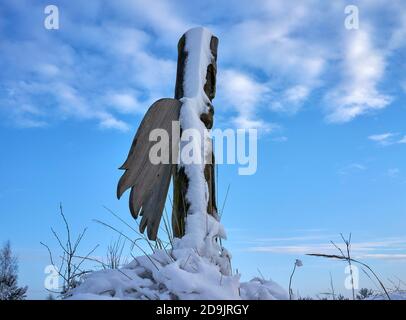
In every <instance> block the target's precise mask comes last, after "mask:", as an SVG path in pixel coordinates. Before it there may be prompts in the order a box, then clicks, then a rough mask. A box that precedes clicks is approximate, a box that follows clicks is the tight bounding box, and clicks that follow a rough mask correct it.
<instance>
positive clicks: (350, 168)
mask: <svg viewBox="0 0 406 320" xmlns="http://www.w3.org/2000/svg"><path fill="white" fill-rule="evenodd" d="M365 170H367V167H366V166H365V165H363V164H360V163H351V164H349V165H347V166H345V167H343V168H341V169H340V170H339V174H341V175H348V174H352V173H355V172H360V171H365Z"/></svg>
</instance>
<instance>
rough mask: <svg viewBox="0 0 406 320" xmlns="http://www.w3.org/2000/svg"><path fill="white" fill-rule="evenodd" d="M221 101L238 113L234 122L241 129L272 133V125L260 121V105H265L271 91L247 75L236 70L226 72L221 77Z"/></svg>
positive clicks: (233, 119)
mask: <svg viewBox="0 0 406 320" xmlns="http://www.w3.org/2000/svg"><path fill="white" fill-rule="evenodd" d="M219 91H220V92H221V93H220V95H221V96H220V99H222V101H224V102H226V101H227V103H228V104H229V105H230V106H232V108H233V109H234V111H235V112H236V113H237V115H236V116H235V117H233V118H232V120H231V121H232V122H233V124H234V125H235V126H237V127H239V128H247V129H249V128H256V129H260V130H262V131H270V130H271V129H272V124H269V123H267V122H265V121H264V120H262V119H260V118H259V116H258V112H259V109H260V104H263V103H264V100H265V99H266V96H267V95H269V89H268V88H267V86H266V85H265V84H262V83H260V82H258V81H256V80H255V79H253V78H252V77H250V76H249V75H247V74H244V73H242V72H239V71H236V70H232V69H229V70H225V71H223V72H222V74H221V75H220V76H219Z"/></svg>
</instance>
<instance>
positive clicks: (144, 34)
mask: <svg viewBox="0 0 406 320" xmlns="http://www.w3.org/2000/svg"><path fill="white" fill-rule="evenodd" d="M48 4H49V2H47V1H28V0H12V1H11V0H6V1H2V3H1V5H0V57H1V59H0V70H1V72H0V79H1V81H0V136H1V140H0V147H1V150H2V153H1V157H0V164H1V165H0V176H1V179H0V215H1V220H0V221H1V223H0V241H5V240H7V239H10V240H11V241H12V244H13V246H14V248H15V250H16V252H17V253H18V255H19V258H20V269H21V272H20V280H21V283H27V284H28V285H29V286H30V290H29V296H30V297H32V298H42V297H44V296H45V295H46V292H45V290H44V289H43V280H44V276H45V275H44V272H43V270H44V267H45V266H46V265H47V264H48V263H49V262H48V257H47V253H46V251H45V250H44V248H43V247H41V246H40V244H39V242H40V241H44V242H47V243H49V244H50V245H51V247H52V248H54V249H56V245H54V241H53V239H52V236H51V232H50V227H51V226H55V227H56V229H58V230H62V226H61V223H60V219H59V217H58V204H59V202H63V204H64V207H65V213H66V215H67V217H68V219H69V220H70V222H71V224H72V227H73V229H74V230H75V231H77V232H78V231H80V230H81V229H82V228H83V227H86V226H87V227H89V231H88V234H87V237H86V243H84V245H83V252H85V251H86V250H89V249H90V248H91V247H93V246H94V245H95V244H100V246H101V249H100V250H99V251H98V252H97V254H98V255H103V254H104V250H105V247H106V245H107V244H108V243H109V242H110V241H111V240H114V239H115V238H116V235H115V234H114V233H113V232H111V231H109V230H106V229H104V228H103V227H102V226H100V225H98V224H96V223H94V222H92V220H93V219H103V220H105V221H109V222H112V223H116V222H114V220H112V218H111V217H110V216H109V215H108V213H107V212H106V211H105V210H104V209H103V208H102V206H103V205H105V206H107V207H109V208H111V209H113V210H114V211H116V212H117V213H119V214H120V216H122V217H123V218H126V219H127V220H128V221H129V222H130V223H134V222H133V221H132V220H131V218H130V214H129V212H128V209H127V201H126V199H123V200H121V201H118V200H116V198H115V188H116V183H117V181H118V179H119V177H120V175H121V172H120V171H119V170H117V168H118V167H119V166H120V165H121V164H122V162H123V160H124V159H125V157H126V155H127V152H128V148H129V146H130V144H131V141H132V138H133V135H134V133H135V130H136V128H137V126H138V124H139V122H140V120H141V117H142V115H143V113H144V112H145V110H146V109H147V108H148V106H149V105H150V104H151V103H152V102H153V101H155V100H156V99H158V98H161V97H172V96H173V87H174V81H175V76H176V72H175V71H176V55H177V50H176V45H177V40H178V39H179V37H180V36H181V35H182V34H183V33H184V32H185V31H186V30H187V29H188V28H190V27H193V26H196V25H204V26H206V27H208V28H209V29H210V30H211V31H212V32H213V33H214V34H215V35H216V36H218V37H219V39H220V44H219V49H218V54H219V57H218V86H217V97H216V99H215V100H214V107H215V111H216V127H218V128H230V127H231V128H237V127H238V128H241V127H243V128H258V129H259V130H260V132H261V135H260V139H259V141H258V171H257V173H256V174H255V175H253V176H238V171H237V169H238V168H237V166H235V165H222V166H220V167H219V198H220V206H221V204H222V202H223V199H224V197H225V192H226V189H227V186H228V185H229V184H230V185H231V188H230V193H229V197H228V200H227V203H226V206H225V212H224V215H223V223H224V225H225V227H226V230H228V238H229V239H228V241H227V242H226V246H227V247H228V248H229V249H230V251H231V252H232V253H233V255H234V258H233V264H234V268H238V270H239V271H240V272H241V273H242V274H243V278H245V279H249V278H251V277H253V276H256V275H258V269H259V270H260V271H261V272H262V273H263V274H264V275H265V276H267V277H272V278H273V279H274V280H275V281H277V282H279V283H280V284H282V285H283V286H285V287H286V286H287V283H288V278H289V273H290V270H291V266H292V265H293V262H294V259H295V258H301V259H303V261H304V266H303V268H301V269H300V270H299V272H298V274H297V275H296V279H295V284H294V287H295V289H297V290H299V291H300V292H301V293H302V294H316V293H319V292H324V291H326V290H327V289H328V287H329V281H330V280H329V273H330V272H331V273H332V275H333V278H334V281H335V283H336V286H337V288H338V289H340V290H341V291H342V292H343V293H344V294H346V295H348V294H349V292H348V291H347V290H346V289H344V287H343V282H344V280H343V279H344V277H345V274H344V266H343V265H342V264H340V263H338V262H331V261H322V260H318V259H317V258H309V257H305V256H304V254H305V253H307V252H314V251H321V252H332V251H333V250H332V249H331V246H330V245H329V240H334V241H337V242H338V241H339V240H340V238H339V233H340V232H343V233H349V232H352V233H353V251H354V255H355V256H357V257H359V258H362V259H364V260H365V261H367V262H369V263H370V264H371V265H373V266H374V267H375V269H376V271H377V272H378V273H379V274H381V275H382V278H383V279H384V280H386V279H387V278H391V279H395V276H397V277H399V278H402V279H403V280H405V279H406V273H405V270H406V268H405V266H406V265H405V264H406V233H405V230H406V218H405V217H406V212H405V208H406V197H405V193H404V191H405V187H406V165H405V155H406V126H405V121H404V119H405V118H406V105H405V102H404V101H405V98H406V76H405V74H406V72H405V71H406V65H405V64H404V56H405V53H406V50H405V49H406V40H405V39H406V6H405V4H404V3H402V1H391V2H390V3H388V2H387V1H378V0H376V1H351V2H348V1H334V2H332V1H328V2H327V1H289V2H287V1H257V0H252V1H250V2H249V6H248V5H247V3H246V2H244V1H232V2H231V1H200V2H199V4H197V2H192V1H154V2H153V3H151V1H138V0H136V1H127V0H120V1H88V2H86V3H85V4H84V3H83V2H79V1H53V2H52V4H55V5H57V6H58V7H59V14H60V29H59V30H47V29H45V28H44V19H45V14H44V8H45V6H46V5H48ZM348 4H354V5H357V6H358V8H359V19H360V23H359V29H358V30H347V29H346V28H345V27H344V19H345V17H346V15H345V14H344V8H345V6H346V5H348ZM119 227H120V228H121V227H123V226H122V225H119ZM361 284H362V285H365V286H368V287H374V286H373V284H372V283H371V282H370V280H369V279H368V278H366V277H365V276H363V275H361Z"/></svg>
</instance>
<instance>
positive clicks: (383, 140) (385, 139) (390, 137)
mask: <svg viewBox="0 0 406 320" xmlns="http://www.w3.org/2000/svg"><path fill="white" fill-rule="evenodd" d="M368 139H369V140H371V141H374V142H376V143H378V144H379V145H381V146H390V145H393V144H404V143H406V136H404V137H401V138H399V133H393V132H386V133H381V134H374V135H370V136H369V137H368Z"/></svg>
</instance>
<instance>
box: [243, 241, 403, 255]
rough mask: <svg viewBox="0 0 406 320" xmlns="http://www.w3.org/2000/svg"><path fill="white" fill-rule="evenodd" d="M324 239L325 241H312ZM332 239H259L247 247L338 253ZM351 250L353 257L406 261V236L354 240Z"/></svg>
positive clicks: (251, 248) (284, 251)
mask: <svg viewBox="0 0 406 320" xmlns="http://www.w3.org/2000/svg"><path fill="white" fill-rule="evenodd" d="M323 239H324V241H312V240H323ZM330 239H331V237H329V236H326V235H324V236H320V237H318V236H316V237H314V238H312V237H308V236H303V237H287V238H270V239H258V242H262V245H254V246H251V247H249V248H247V250H248V251H251V252H263V253H280V254H295V255H304V254H309V253H323V254H337V253H338V252H337V248H335V247H334V245H332V243H331V242H330V241H329V240H330ZM278 242H279V243H278ZM280 242H291V244H281V243H280ZM335 243H336V244H337V245H338V246H339V247H342V249H344V248H343V245H342V244H340V240H338V241H337V242H335ZM351 251H352V255H353V257H356V258H373V259H395V260H400V259H401V260H405V261H406V238H405V237H392V238H384V239H381V240H377V241H360V242H356V241H353V242H352V243H351Z"/></svg>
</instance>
